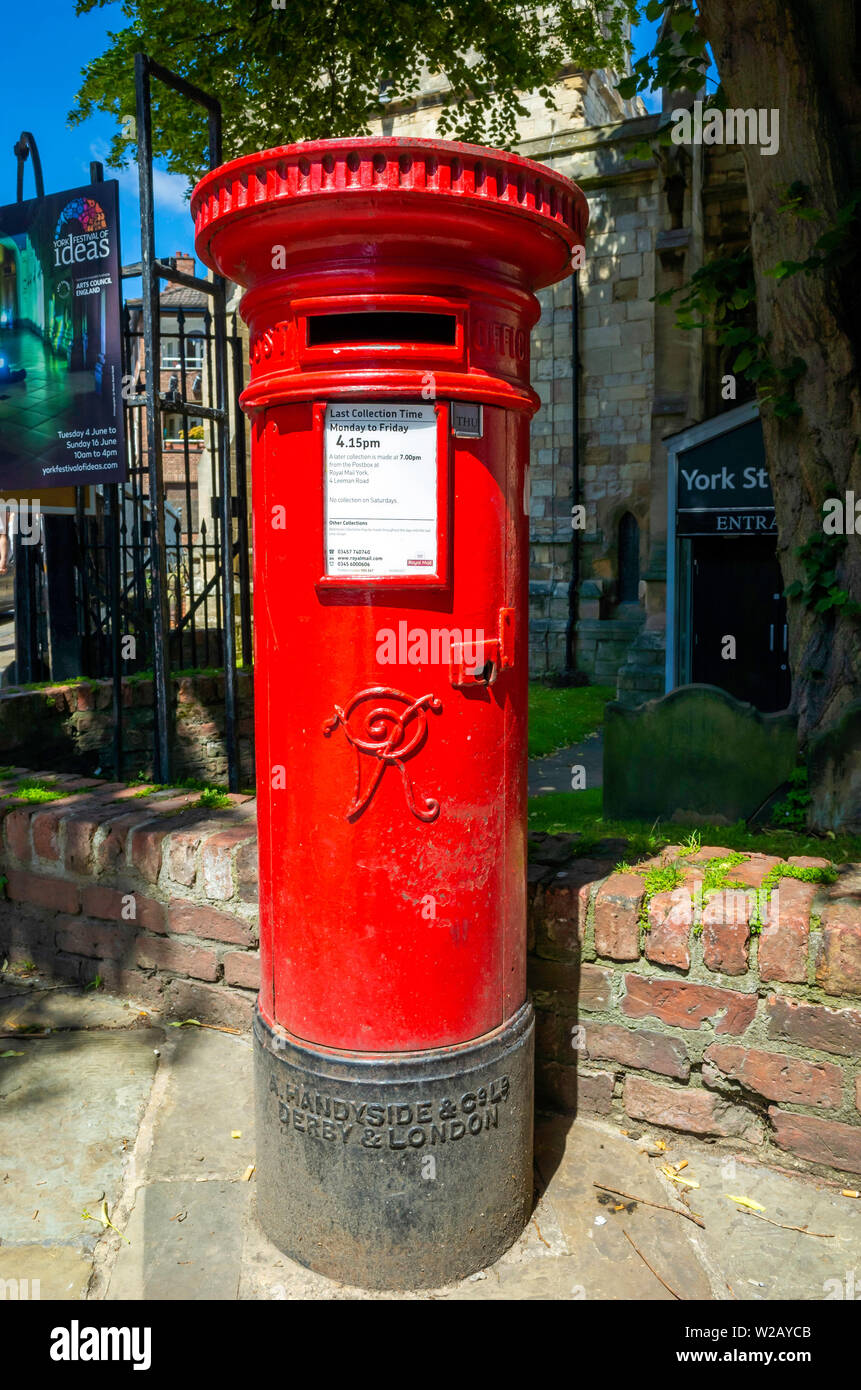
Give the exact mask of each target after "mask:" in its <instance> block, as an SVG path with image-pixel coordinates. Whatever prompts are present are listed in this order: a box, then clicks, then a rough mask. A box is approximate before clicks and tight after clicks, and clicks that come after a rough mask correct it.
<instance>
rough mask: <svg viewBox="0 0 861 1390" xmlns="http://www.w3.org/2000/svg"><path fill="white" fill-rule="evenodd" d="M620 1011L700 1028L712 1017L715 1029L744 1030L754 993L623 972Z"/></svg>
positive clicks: (749, 1019) (754, 1001) (751, 1012)
mask: <svg viewBox="0 0 861 1390" xmlns="http://www.w3.org/2000/svg"><path fill="white" fill-rule="evenodd" d="M625 987H626V990H627V993H626V994H625V997H624V998H623V1000H622V1012H623V1013H625V1014H628V1016H629V1017H630V1018H646V1017H649V1016H650V1017H652V1018H659V1019H660V1020H661V1021H662V1022H663V1023H668V1024H670V1026H671V1027H675V1028H699V1026H700V1024H701V1023H703V1022H704V1020H705V1019H707V1018H708V1019H711V1020H712V1022H713V1023H714V1030H715V1032H716V1033H743V1032H744V1030H745V1029H746V1028H747V1027H748V1025H749V1024H750V1023H751V1022H752V1021H753V1018H754V1016H755V1014H756V1005H757V996H756V995H755V994H742V993H740V992H737V991H736V990H731V989H719V988H718V987H717V986H716V985H696V984H693V983H690V982H688V981H687V980H664V979H654V978H648V977H646V976H644V975H626V976H625Z"/></svg>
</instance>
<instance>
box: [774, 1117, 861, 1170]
mask: <svg viewBox="0 0 861 1390" xmlns="http://www.w3.org/2000/svg"><path fill="white" fill-rule="evenodd" d="M768 1115H769V1119H770V1120H771V1122H772V1124H773V1125H774V1141H775V1143H776V1144H777V1145H778V1146H779V1147H780V1148H781V1149H786V1150H787V1151H788V1152H789V1153H793V1154H795V1155H796V1156H797V1157H798V1158H806V1159H808V1160H809V1161H810V1162H811V1163H824V1164H827V1165H828V1166H829V1167H831V1168H838V1169H842V1170H843V1171H844V1172H848V1173H861V1125H844V1124H841V1123H840V1122H839V1121H838V1120H821V1119H819V1117H818V1116H816V1115H791V1114H789V1112H788V1111H786V1110H780V1109H778V1107H777V1106H776V1105H772V1106H770V1107H769V1111H768Z"/></svg>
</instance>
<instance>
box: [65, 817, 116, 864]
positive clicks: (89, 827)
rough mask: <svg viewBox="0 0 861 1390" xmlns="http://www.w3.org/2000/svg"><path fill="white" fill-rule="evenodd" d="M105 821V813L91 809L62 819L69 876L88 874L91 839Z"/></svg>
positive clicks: (91, 847)
mask: <svg viewBox="0 0 861 1390" xmlns="http://www.w3.org/2000/svg"><path fill="white" fill-rule="evenodd" d="M105 819H107V816H106V813H105V812H104V811H100V810H98V809H94V808H92V807H88V808H87V809H86V810H83V809H82V810H81V811H79V812H78V814H77V815H67V816H64V817H63V821H64V823H65V827H66V861H65V862H66V868H67V870H68V871H69V873H71V874H86V873H89V872H90V869H91V865H92V858H93V839H94V837H95V834H96V831H97V830H98V829H99V827H100V826H101V825H102V823H103V821H104V820H105Z"/></svg>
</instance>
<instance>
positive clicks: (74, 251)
mask: <svg viewBox="0 0 861 1390" xmlns="http://www.w3.org/2000/svg"><path fill="white" fill-rule="evenodd" d="M67 229H68V230H67ZM110 252H111V243H110V236H109V234H108V222H107V218H106V217H105V214H104V209H103V208H102V207H101V204H99V203H97V202H96V200H95V198H72V199H71V200H70V201H69V202H68V203H67V204H66V206H65V207H64V208H63V211H62V212H61V213H60V216H59V217H58V218H57V226H56V228H55V229H54V265H55V266H61V265H75V264H77V263H80V262H81V261H99V260H103V259H104V258H105V257H106V256H109V255H110Z"/></svg>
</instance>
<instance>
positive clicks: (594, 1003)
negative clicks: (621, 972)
mask: <svg viewBox="0 0 861 1390" xmlns="http://www.w3.org/2000/svg"><path fill="white" fill-rule="evenodd" d="M612 996H613V972H612V971H610V970H602V969H601V967H600V965H581V966H580V989H579V999H580V1008H581V1009H587V1010H589V1009H591V1010H598V1009H606V1008H608V1007H609V1004H610V1000H611V999H612Z"/></svg>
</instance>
